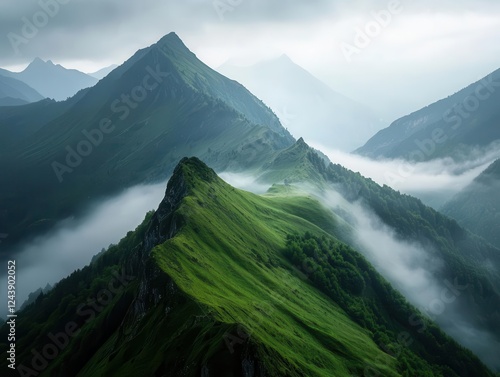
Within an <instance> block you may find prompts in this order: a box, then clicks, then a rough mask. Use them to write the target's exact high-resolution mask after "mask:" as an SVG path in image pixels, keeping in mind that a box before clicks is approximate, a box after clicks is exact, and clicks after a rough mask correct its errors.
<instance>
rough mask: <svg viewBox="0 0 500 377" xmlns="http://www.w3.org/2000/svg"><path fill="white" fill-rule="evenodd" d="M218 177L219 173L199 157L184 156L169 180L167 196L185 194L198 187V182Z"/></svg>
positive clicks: (172, 196)
mask: <svg viewBox="0 0 500 377" xmlns="http://www.w3.org/2000/svg"><path fill="white" fill-rule="evenodd" d="M216 179H217V174H216V173H215V172H214V171H213V170H212V169H211V168H209V167H208V166H207V165H206V164H205V163H204V162H203V161H201V160H200V159H199V158H197V157H189V158H188V157H184V158H183V159H182V160H180V161H179V163H178V164H177V166H176V167H175V169H174V172H173V174H172V177H171V178H170V180H169V181H168V184H167V191H166V193H165V194H166V198H170V200H168V201H169V202H170V201H172V200H171V199H172V198H176V199H175V200H173V201H175V202H177V201H179V198H180V197H183V196H185V194H186V193H187V192H190V191H191V189H192V188H194V187H196V182H199V181H200V180H201V181H204V182H213V181H214V180H216Z"/></svg>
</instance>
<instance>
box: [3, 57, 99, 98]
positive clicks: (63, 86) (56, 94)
mask: <svg viewBox="0 0 500 377" xmlns="http://www.w3.org/2000/svg"><path fill="white" fill-rule="evenodd" d="M0 76H5V77H10V78H14V79H16V80H19V81H22V82H24V83H25V84H27V85H29V86H30V87H32V88H33V89H35V90H36V91H37V92H39V93H40V94H41V95H42V96H43V97H47V98H52V99H55V100H56V101H63V100H66V99H67V98H69V97H72V96H74V95H75V94H76V93H77V92H78V91H79V90H81V89H84V88H88V87H91V86H94V85H95V84H96V83H97V81H98V79H96V78H95V77H92V76H89V75H87V74H85V73H83V72H80V71H77V70H75V69H66V68H64V67H63V66H61V65H59V64H57V65H56V64H54V63H52V61H50V60H48V61H46V62H45V61H43V60H41V59H40V58H36V59H35V60H33V61H32V62H31V63H30V65H28V67H26V69H25V70H24V71H22V72H10V71H8V70H5V69H0ZM29 102H33V101H29Z"/></svg>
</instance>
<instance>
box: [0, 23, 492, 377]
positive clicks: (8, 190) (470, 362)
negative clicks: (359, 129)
mask: <svg viewBox="0 0 500 377" xmlns="http://www.w3.org/2000/svg"><path fill="white" fill-rule="evenodd" d="M287 64H289V63H287ZM292 67H293V66H292ZM295 69H296V68H295V67H293V70H294V72H295ZM307 80H308V82H310V81H309V78H307ZM481 93H482V94H484V91H482V92H481ZM478 127H482V126H478ZM187 156H196V157H190V158H187ZM209 166H210V167H209ZM212 168H213V169H214V170H212ZM0 171H1V172H2V179H3V181H2V190H0V209H1V210H2V212H1V215H2V216H1V217H0V229H1V230H2V232H5V233H8V235H9V237H8V238H6V239H4V240H2V241H3V242H2V247H5V249H2V254H1V255H0V256H1V257H3V259H5V258H7V257H15V255H11V250H13V247H14V246H16V245H18V244H19V243H20V242H22V241H25V240H29V239H31V238H32V237H33V236H35V235H39V234H43V233H44V232H46V231H47V230H49V229H51V227H53V226H54V224H56V223H57V222H58V221H60V220H62V219H65V218H68V217H71V216H75V215H76V216H78V215H79V214H81V213H82V212H83V211H84V210H88V208H89V205H90V204H91V203H95V202H96V201H98V199H101V198H103V197H106V196H107V195H113V194H115V193H117V192H119V191H120V190H122V189H124V188H126V187H130V186H132V185H136V184H143V183H149V182H156V181H160V180H163V179H166V178H168V177H170V179H169V183H168V185H167V188H166V191H165V197H164V199H163V200H162V202H161V203H160V205H159V207H158V209H157V210H156V211H153V212H150V213H148V214H146V216H145V220H144V222H143V223H142V224H141V225H140V226H139V227H138V228H137V229H136V231H135V232H129V233H127V235H126V237H125V238H124V239H122V241H120V242H119V243H118V244H117V245H112V246H110V247H109V248H108V249H107V250H106V251H104V252H101V253H100V254H99V255H97V256H96V257H95V258H93V260H92V262H91V264H90V265H89V266H87V267H84V268H82V269H81V270H77V271H75V272H73V273H72V274H71V275H69V276H68V277H67V278H65V279H63V280H61V281H60V282H58V283H57V284H55V285H54V287H53V288H52V289H50V291H44V290H41V291H40V292H39V294H38V295H37V296H36V297H35V295H36V293H35V295H32V296H31V301H32V303H31V304H29V305H28V306H27V307H26V308H25V309H24V310H23V311H21V312H19V317H18V318H17V319H16V324H17V329H19V332H18V333H17V334H16V336H17V338H18V341H17V343H16V347H17V348H16V349H17V350H18V354H17V357H18V362H19V364H18V365H19V367H21V366H23V367H24V368H29V369H24V370H23V372H24V373H25V374H29V373H32V372H31V371H30V370H32V369H33V368H34V369H36V371H37V372H35V374H40V376H41V377H43V376H51V377H53V376H55V377H57V376H64V377H66V376H77V375H78V376H99V375H103V376H114V375H117V376H123V375H136V374H143V375H148V376H149V375H151V376H153V375H154V376H165V375H173V376H193V377H194V376H203V377H210V376H223V375H230V376H245V377H250V376H258V375H260V376H262V375H266V376H276V377H281V376H296V377H299V376H325V377H330V376H332V375H335V376H345V377H348V376H352V375H380V376H394V377H396V376H402V375H406V376H414V375H419V376H420V375H423V376H435V377H444V376H446V377H447V376H453V377H459V376H460V377H462V376H464V377H465V376H467V377H475V376H486V377H493V376H494V373H493V372H492V371H490V370H489V369H488V367H486V366H485V364H487V365H488V366H489V367H490V368H496V370H500V362H499V361H498V357H497V354H496V350H497V349H498V345H499V344H500V328H499V327H498V321H499V318H500V312H499V308H500V290H499V289H498V287H500V273H499V270H498V268H497V267H498V266H500V249H498V248H496V247H494V246H493V245H491V244H490V243H488V242H485V241H484V240H483V239H482V238H480V237H478V236H476V235H475V234H472V233H471V232H469V231H468V230H466V229H464V228H463V227H461V226H460V225H459V224H458V223H457V222H456V221H455V220H452V219H450V218H448V217H446V216H444V215H442V214H441V213H439V212H437V211H435V210H433V209H432V208H429V207H427V206H425V205H424V204H423V203H422V202H421V201H420V200H418V199H415V198H413V197H411V196H408V195H402V194H400V193H399V192H397V191H394V190H393V189H391V188H390V187H388V186H380V185H378V184H376V183H375V182H373V181H372V180H370V179H366V178H364V177H362V176H361V175H360V174H359V173H354V172H352V171H349V170H348V169H346V168H344V167H342V166H340V165H336V164H334V163H331V162H330V161H328V159H327V158H326V157H325V156H323V155H321V154H320V153H318V152H317V151H315V150H314V149H313V148H311V147H309V145H308V144H307V143H306V142H305V141H304V139H302V138H300V139H298V140H295V139H294V138H293V137H292V136H291V134H290V133H289V132H288V131H287V130H286V129H285V128H284V127H283V126H282V125H281V123H280V121H279V119H278V117H277V116H276V115H275V114H274V113H273V111H272V110H271V109H270V108H269V107H267V106H266V105H265V104H264V103H263V102H262V101H261V100H259V99H258V98H257V97H255V96H254V95H253V94H252V93H251V92H249V91H248V90H247V89H246V88H245V87H244V86H242V85H241V84H239V83H237V82H236V81H233V80H230V79H228V78H226V77H224V76H223V75H221V74H219V73H217V72H215V71H214V70H212V69H211V68H209V67H208V66H207V65H205V64H204V63H203V62H201V61H200V60H199V59H197V57H196V55H195V54H193V53H192V52H191V51H189V49H188V48H187V47H186V46H185V45H184V44H183V42H182V41H181V40H180V38H179V37H178V36H177V35H176V34H175V33H170V34H168V35H167V36H165V37H164V38H162V39H161V40H160V41H159V42H157V43H156V44H154V45H152V46H150V47H147V48H145V49H142V50H139V51H137V52H136V54H134V56H132V57H131V58H130V59H129V60H127V61H126V62H125V63H124V64H122V65H121V66H119V67H118V68H116V69H114V70H113V71H112V72H111V73H109V74H108V75H107V76H106V77H105V78H103V79H102V80H100V81H99V82H98V83H97V84H96V85H95V86H93V87H91V88H88V89H83V90H80V91H79V92H78V93H77V94H76V95H74V96H73V97H71V98H70V99H68V100H65V101H61V102H56V101H54V100H50V99H45V100H42V101H39V102H36V103H31V104H28V105H24V106H19V107H8V108H5V110H2V111H0ZM215 171H229V172H236V173H238V172H242V173H245V174H251V175H252V176H254V177H256V178H257V180H258V182H260V183H263V184H266V185H269V186H270V189H269V190H268V192H267V193H266V194H265V195H260V196H258V195H254V194H251V193H248V192H245V191H241V190H238V189H236V188H235V187H232V186H230V185H228V184H227V183H225V182H224V181H222V180H221V179H220V178H219V177H218V176H217V174H216V173H215ZM328 193H332V194H334V195H336V196H338V200H337V201H336V202H335V203H331V204H325V201H324V198H325V195H327V194H328ZM356 206H363V208H366V209H367V211H369V212H366V213H364V212H363V213H362V214H361V215H358V217H356V214H355V211H354V209H356V208H358V207H356ZM117 216H119V215H118V214H117ZM363 221H364V222H366V223H369V224H370V226H371V228H370V231H371V233H369V236H370V239H369V240H368V241H367V242H363V241H362V240H361V237H360V235H359V232H358V230H359V228H360V227H361V225H360V223H361V222H363ZM383 231H385V232H386V233H388V234H389V235H391V237H392V238H391V239H390V240H389V241H387V242H382V241H380V239H379V238H377V236H376V235H374V233H375V234H378V233H377V232H379V233H380V232H383ZM384 240H386V239H384ZM391 242H392V243H394V242H396V243H397V242H403V243H404V244H403V245H402V246H401V247H399V248H394V247H393V246H392V244H391ZM368 243H369V245H368ZM367 245H368V246H367ZM414 245H422V248H424V249H425V253H422V255H420V253H419V251H416V248H415V247H414ZM406 249H410V250H415V252H414V254H415V255H413V253H412V255H408V254H405V252H406V251H407V250H406ZM3 250H7V251H6V252H4V251H3ZM374 251H376V252H380V253H382V254H384V253H385V254H386V259H385V261H386V262H387V263H388V264H389V267H387V266H382V268H381V266H380V265H376V264H374V265H373V266H372V264H371V263H372V262H371V261H372V260H373V259H372V258H373V252H374ZM405 258H408V259H409V261H407V262H408V265H410V264H411V266H410V267H409V269H411V276H406V274H407V272H406V271H405V270H401V271H400V270H399V269H397V267H398V265H397V264H393V263H392V262H393V261H398V260H402V259H405ZM384 267H385V269H384ZM375 268H377V269H379V273H377V272H376V270H375ZM390 268H393V269H396V270H397V271H394V272H395V273H396V275H397V274H399V276H396V277H395V275H394V274H393V275H391V274H386V276H384V277H382V276H381V275H380V271H387V270H389V269H390ZM401 275H405V276H403V278H401V277H400V276H401ZM412 278H413V279H414V280H415V281H410V280H411V279H412ZM386 279H387V280H386ZM403 279H407V280H408V284H407V285H406V286H403V284H402V280H403ZM426 279H428V281H430V282H432V284H435V285H433V287H434V286H435V287H437V288H436V291H435V292H434V291H432V292H431V291H426V292H414V291H412V290H411V289H412V288H413V287H414V286H415V285H417V284H418V283H420V282H421V281H422V280H426ZM391 284H392V285H393V286H394V288H393V287H392V286H391ZM402 288H405V289H406V291H405V292H406V293H405V294H406V298H405V297H403V296H402V295H401V294H400V293H398V292H397V290H396V289H398V290H402ZM108 292H109V293H108ZM418 294H422V295H423V296H424V298H425V299H426V301H425V303H424V304H425V305H427V306H428V307H426V308H419V309H417V308H416V307H415V306H413V305H416V303H418V302H420V303H421V301H418V300H417V299H415V296H416V295H418ZM409 302H410V303H413V305H411V304H410V303H409ZM94 305H95V306H94ZM438 325H439V326H440V327H441V328H439V327H438ZM443 330H444V331H446V332H447V333H448V334H451V335H453V336H454V337H455V339H456V340H458V339H459V340H460V341H461V343H462V345H465V346H466V347H468V348H470V349H472V351H474V352H476V353H477V355H479V356H480V357H481V360H482V361H480V360H479V359H478V357H477V356H476V355H474V354H472V352H471V351H469V350H467V349H465V348H464V347H462V345H459V344H458V343H457V342H456V341H455V340H453V339H452V338H451V337H450V336H449V335H446V334H445V333H444V332H443ZM9 331H10V328H9V326H8V325H7V324H5V325H3V326H2V327H1V328H0V352H6V350H8V346H7V344H6V343H5V339H7V334H8V332H9ZM464 334H465V336H463V335H464ZM470 334H474V336H470ZM460 335H462V336H460ZM48 344H52V345H53V347H56V349H57V352H56V353H57V355H56V356H55V357H52V355H53V353H51V354H49V356H47V358H49V357H50V360H45V362H43V360H42V359H41V357H45V356H43V353H44V352H45V353H46V354H47V351H46V350H48V349H49V348H51V347H50V346H47V345H48ZM9 346H10V345H9ZM53 347H52V348H51V349H52V350H53V349H54V348H53ZM57 347H58V348H57ZM40 350H41V351H40ZM44 350H45V351H44ZM37 352H41V353H42V354H41V356H38V354H37ZM41 363H42V364H43V367H42V366H40V365H41ZM484 363H485V364H484ZM6 364H7V358H5V357H4V358H2V359H0V367H1V368H7V366H6ZM18 371H19V370H18ZM32 374H33V373H32Z"/></svg>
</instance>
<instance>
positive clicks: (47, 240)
mask: <svg viewBox="0 0 500 377" xmlns="http://www.w3.org/2000/svg"><path fill="white" fill-rule="evenodd" d="M165 187H166V183H161V184H155V185H150V186H136V187H133V188H130V189H127V190H125V191H124V192H122V193H121V194H119V195H117V196H115V197H112V198H109V199H107V200H105V201H101V202H100V203H96V204H95V205H94V206H92V207H91V209H90V210H89V211H88V212H87V214H86V215H84V216H82V217H81V218H79V219H66V220H64V221H62V222H61V223H59V225H57V226H56V228H55V229H54V230H52V231H50V232H49V233H47V234H45V235H43V236H41V237H37V238H36V239H34V240H32V241H31V242H29V243H27V244H25V245H23V246H21V247H20V248H19V249H18V250H16V251H14V252H13V253H11V254H12V255H16V258H15V260H16V273H17V276H16V301H17V303H18V305H17V308H18V309H19V308H20V307H21V304H22V303H23V302H24V300H25V299H27V297H28V295H29V293H31V292H33V291H35V290H37V289H38V288H40V287H44V286H45V285H46V284H47V283H49V284H51V285H53V284H54V283H56V282H58V281H59V280H61V279H62V278H64V277H66V276H68V275H69V274H71V273H72V272H73V271H74V270H76V269H78V268H82V267H84V266H85V265H87V264H89V263H90V260H91V259H92V257H93V256H94V255H95V254H97V253H99V252H100V251H101V249H102V248H107V247H108V246H109V245H110V244H112V243H117V242H118V241H119V240H120V239H122V238H123V237H124V236H125V235H126V234H127V232H128V231H130V230H134V229H135V228H136V227H137V226H138V225H139V224H140V223H141V221H142V220H143V219H144V217H145V215H146V212H148V211H149V210H152V209H156V208H157V207H158V204H159V203H160V201H161V200H162V199H163V196H164V193H165ZM1 279H2V281H7V278H6V275H5V272H4V271H2V276H1ZM1 302H7V301H6V291H5V290H2V292H1Z"/></svg>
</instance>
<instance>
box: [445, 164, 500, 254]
mask: <svg viewBox="0 0 500 377" xmlns="http://www.w3.org/2000/svg"><path fill="white" fill-rule="evenodd" d="M442 211H443V213H445V214H446V215H448V216H450V217H452V218H454V219H456V220H457V221H458V222H459V223H460V224H462V225H463V226H465V227H466V228H468V229H470V230H472V231H473V232H475V233H477V234H479V235H480V236H483V237H484V238H485V239H487V240H488V241H490V242H491V243H492V244H493V245H495V246H496V247H498V248H500V160H496V161H495V162H494V163H493V164H491V165H490V166H489V167H488V169H486V170H485V171H484V172H482V173H481V174H480V175H479V176H478V177H477V178H476V179H475V180H474V181H473V182H472V183H471V184H470V185H469V186H467V187H466V188H465V189H464V190H462V191H461V192H460V193H459V194H458V195H456V196H455V197H454V198H452V199H451V200H450V201H449V202H448V203H446V204H445V206H444V207H443V208H442Z"/></svg>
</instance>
